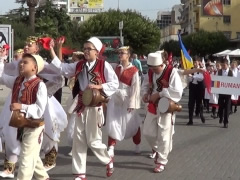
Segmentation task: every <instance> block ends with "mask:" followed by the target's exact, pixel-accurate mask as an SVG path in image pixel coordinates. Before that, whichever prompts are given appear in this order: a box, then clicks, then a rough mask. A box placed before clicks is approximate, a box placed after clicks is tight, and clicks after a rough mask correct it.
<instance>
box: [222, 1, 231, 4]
mask: <svg viewBox="0 0 240 180" xmlns="http://www.w3.org/2000/svg"><path fill="white" fill-rule="evenodd" d="M222 2H223V4H224V5H231V0H223V1H222Z"/></svg>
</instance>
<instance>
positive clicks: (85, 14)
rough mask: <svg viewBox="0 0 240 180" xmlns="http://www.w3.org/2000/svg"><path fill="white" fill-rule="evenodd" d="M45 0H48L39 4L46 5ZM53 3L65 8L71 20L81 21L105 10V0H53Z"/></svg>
mask: <svg viewBox="0 0 240 180" xmlns="http://www.w3.org/2000/svg"><path fill="white" fill-rule="evenodd" d="M45 2H46V0H41V1H40V2H39V5H40V6H41V5H44V3H45ZM52 4H53V5H54V6H55V7H56V8H58V9H60V8H65V9H66V11H67V13H68V15H69V16H70V18H71V20H75V21H78V22H79V23H80V22H83V21H86V20H88V19H89V18H90V17H92V16H95V15H96V14H98V13H100V12H103V0H102V1H101V0H100V1H98V2H97V3H91V4H89V1H83V0H52Z"/></svg>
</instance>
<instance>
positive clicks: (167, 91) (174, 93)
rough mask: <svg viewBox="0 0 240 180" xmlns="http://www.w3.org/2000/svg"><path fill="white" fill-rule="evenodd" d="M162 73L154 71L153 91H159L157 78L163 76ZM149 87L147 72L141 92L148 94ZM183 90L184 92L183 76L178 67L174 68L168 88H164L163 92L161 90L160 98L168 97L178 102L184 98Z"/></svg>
mask: <svg viewBox="0 0 240 180" xmlns="http://www.w3.org/2000/svg"><path fill="white" fill-rule="evenodd" d="M161 74H162V73H160V74H155V73H153V87H154V88H153V93H152V94H154V93H156V92H158V91H157V87H158V86H157V82H156V80H157V79H158V78H159V77H160V76H161ZM148 89H149V79H148V75H147V74H146V75H145V77H144V81H143V84H142V89H141V94H142V95H144V94H147V93H148ZM182 92H183V86H182V81H181V78H180V76H179V74H178V71H177V69H175V68H173V69H172V73H171V75H170V78H169V87H168V88H163V89H162V91H161V92H159V95H160V98H161V97H166V98H169V99H171V100H173V101H174V102H178V101H180V100H181V98H182Z"/></svg>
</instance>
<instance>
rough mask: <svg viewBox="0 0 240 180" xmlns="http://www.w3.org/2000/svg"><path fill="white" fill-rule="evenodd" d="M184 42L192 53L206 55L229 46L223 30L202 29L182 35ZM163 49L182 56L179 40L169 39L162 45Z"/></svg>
mask: <svg viewBox="0 0 240 180" xmlns="http://www.w3.org/2000/svg"><path fill="white" fill-rule="evenodd" d="M182 40H183V44H184V45H185V47H186V49H187V50H190V52H191V53H190V55H191V56H194V55H198V56H206V55H211V54H214V53H216V52H220V51H222V50H225V49H227V48H228V47H229V41H228V39H227V38H226V37H225V36H224V34H223V33H222V32H207V31H204V30H200V31H198V32H196V33H192V34H190V35H187V36H183V37H182ZM161 49H165V50H166V51H168V52H173V55H175V56H180V45H179V42H178V41H173V40H171V41H169V42H165V43H163V44H162V45H161Z"/></svg>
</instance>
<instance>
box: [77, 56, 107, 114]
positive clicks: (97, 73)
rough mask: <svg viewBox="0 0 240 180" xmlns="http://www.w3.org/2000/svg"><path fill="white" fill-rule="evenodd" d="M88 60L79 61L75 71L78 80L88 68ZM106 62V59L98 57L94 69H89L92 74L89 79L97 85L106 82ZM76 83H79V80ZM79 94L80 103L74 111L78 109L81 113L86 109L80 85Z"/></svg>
mask: <svg viewBox="0 0 240 180" xmlns="http://www.w3.org/2000/svg"><path fill="white" fill-rule="evenodd" d="M86 63H87V61H86V60H82V61H79V62H78V63H77V65H76V72H75V77H76V78H75V79H76V80H78V75H79V74H80V73H81V72H82V71H83V70H84V69H85V68H86V67H85V66H86ZM104 64H105V61H104V60H101V59H97V60H96V62H95V64H94V66H93V67H92V69H90V70H88V74H90V75H91V76H92V78H91V79H89V81H90V83H92V84H95V85H100V84H104V83H106V79H105V76H104ZM76 83H79V82H78V81H77V82H76ZM78 91H79V94H78V104H77V106H76V108H75V110H74V111H77V112H78V113H81V112H82V111H83V110H84V105H83V103H82V93H83V92H82V91H81V89H80V87H79V88H78ZM100 93H101V94H102V95H103V96H105V97H107V95H106V94H105V93H104V92H103V91H100Z"/></svg>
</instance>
